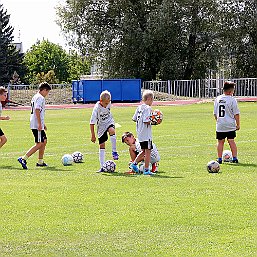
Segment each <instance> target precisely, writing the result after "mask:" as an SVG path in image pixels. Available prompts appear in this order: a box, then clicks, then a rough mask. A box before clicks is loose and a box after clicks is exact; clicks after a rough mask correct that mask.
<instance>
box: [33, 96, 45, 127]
mask: <svg viewBox="0 0 257 257" xmlns="http://www.w3.org/2000/svg"><path fill="white" fill-rule="evenodd" d="M36 109H38V110H39V112H40V119H41V126H42V129H44V124H45V98H44V97H43V96H42V95H41V94H40V93H37V94H35V95H34V96H33V98H32V100H31V113H30V128H31V129H38V120H37V116H36Z"/></svg>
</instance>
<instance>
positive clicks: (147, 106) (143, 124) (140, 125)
mask: <svg viewBox="0 0 257 257" xmlns="http://www.w3.org/2000/svg"><path fill="white" fill-rule="evenodd" d="M153 100H154V94H153V91H151V90H145V91H144V92H143V95H142V101H143V103H142V104H141V105H139V106H138V107H137V109H136V111H135V113H134V115H133V118H132V120H133V121H135V122H136V130H137V138H138V141H139V143H140V146H141V152H140V153H139V154H138V155H137V157H136V159H135V160H134V162H133V163H132V164H131V169H132V170H133V171H135V172H136V173H138V172H139V168H138V165H137V164H138V162H139V161H140V160H142V159H144V162H145V170H144V172H143V174H144V175H153V174H154V173H152V172H151V171H150V170H149V163H150V158H151V149H152V148H153V145H152V125H151V120H150V116H151V112H152V110H151V105H152V104H153Z"/></svg>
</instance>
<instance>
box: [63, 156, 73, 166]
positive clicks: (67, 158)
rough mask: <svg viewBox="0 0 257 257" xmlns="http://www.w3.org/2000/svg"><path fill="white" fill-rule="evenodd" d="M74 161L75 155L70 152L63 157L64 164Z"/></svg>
mask: <svg viewBox="0 0 257 257" xmlns="http://www.w3.org/2000/svg"><path fill="white" fill-rule="evenodd" d="M72 163H73V157H72V156H71V155H70V154H65V155H63V157H62V164H63V165H64V166H68V165H71V164H72Z"/></svg>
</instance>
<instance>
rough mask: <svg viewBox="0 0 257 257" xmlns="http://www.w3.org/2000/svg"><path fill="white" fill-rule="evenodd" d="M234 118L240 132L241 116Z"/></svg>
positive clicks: (237, 115)
mask: <svg viewBox="0 0 257 257" xmlns="http://www.w3.org/2000/svg"><path fill="white" fill-rule="evenodd" d="M234 117H235V120H236V130H239V129H240V115H239V114H236V115H235V116H234Z"/></svg>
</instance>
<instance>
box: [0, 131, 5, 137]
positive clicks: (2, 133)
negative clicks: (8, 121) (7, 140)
mask: <svg viewBox="0 0 257 257" xmlns="http://www.w3.org/2000/svg"><path fill="white" fill-rule="evenodd" d="M3 135H4V132H3V130H2V129H0V137H1V136H3Z"/></svg>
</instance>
